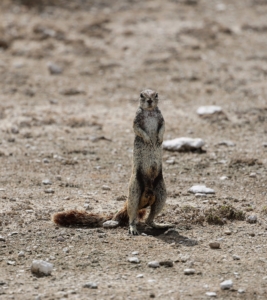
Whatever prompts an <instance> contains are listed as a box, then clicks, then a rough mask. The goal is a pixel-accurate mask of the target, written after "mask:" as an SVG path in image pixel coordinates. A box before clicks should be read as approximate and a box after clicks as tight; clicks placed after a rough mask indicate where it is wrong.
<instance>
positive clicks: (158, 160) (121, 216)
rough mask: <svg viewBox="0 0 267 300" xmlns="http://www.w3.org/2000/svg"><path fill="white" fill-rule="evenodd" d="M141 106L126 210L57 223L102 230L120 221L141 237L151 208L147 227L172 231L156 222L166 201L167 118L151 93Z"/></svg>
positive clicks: (59, 218)
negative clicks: (140, 226)
mask: <svg viewBox="0 0 267 300" xmlns="http://www.w3.org/2000/svg"><path fill="white" fill-rule="evenodd" d="M139 101H140V105H139V108H138V110H137V112H136V116H135V119H134V122H133V129H134V133H135V139H134V151H133V167H132V175H131V180H130V184H129V197H128V200H127V201H126V202H125V204H124V207H123V208H122V209H121V210H120V211H119V212H118V213H116V214H115V215H113V214H111V215H109V216H104V215H99V214H92V213H87V212H83V211H76V210H70V211H65V212H60V213H57V214H55V215H54V216H53V221H54V222H55V223H56V224H58V225H61V226H69V225H83V226H89V227H101V226H102V224H103V223H104V222H105V221H107V220H111V219H112V220H116V221H118V222H119V225H126V224H127V223H128V222H129V233H130V234H132V235H138V231H137V229H136V223H137V219H142V218H144V216H145V213H146V212H145V208H147V207H149V206H150V213H149V215H148V217H147V219H146V221H145V222H146V224H147V225H149V226H151V227H154V228H168V227H172V225H170V224H156V223H155V222H154V218H155V217H156V216H157V215H158V214H159V213H160V211H161V210H162V208H163V206H164V204H165V201H166V196H167V195H166V187H165V183H164V179H163V175H162V146H161V145H162V141H163V134H164V130H165V124H164V119H163V116H162V114H161V112H160V110H159V108H158V94H157V93H156V92H155V91H153V90H150V89H147V90H144V91H143V92H141V94H140V99H139Z"/></svg>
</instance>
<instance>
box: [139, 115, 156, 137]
mask: <svg viewBox="0 0 267 300" xmlns="http://www.w3.org/2000/svg"><path fill="white" fill-rule="evenodd" d="M143 126H144V130H145V131H146V132H147V133H151V134H153V133H155V134H156V133H157V132H158V127H159V120H158V118H157V116H156V115H154V114H149V113H147V114H145V115H144V118H143Z"/></svg>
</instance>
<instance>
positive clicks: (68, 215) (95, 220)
mask: <svg viewBox="0 0 267 300" xmlns="http://www.w3.org/2000/svg"><path fill="white" fill-rule="evenodd" d="M145 215H146V210H145V209H141V210H139V211H138V218H139V219H143V218H144V217H145ZM52 220H53V222H54V223H55V224H57V225H59V226H86V227H90V228H96V227H102V226H103V223H104V222H106V221H108V220H115V221H118V222H119V225H120V226H126V225H128V223H129V217H128V213H127V202H126V203H125V204H124V207H123V208H122V209H121V210H120V211H119V212H117V213H116V214H110V215H101V214H93V213H87V212H86V211H79V210H68V211H63V212H59V213H56V214H55V215H53V217H52Z"/></svg>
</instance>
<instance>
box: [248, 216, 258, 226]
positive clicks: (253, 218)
mask: <svg viewBox="0 0 267 300" xmlns="http://www.w3.org/2000/svg"><path fill="white" fill-rule="evenodd" d="M247 222H248V223H250V224H254V223H257V216H256V215H252V216H248V217H247Z"/></svg>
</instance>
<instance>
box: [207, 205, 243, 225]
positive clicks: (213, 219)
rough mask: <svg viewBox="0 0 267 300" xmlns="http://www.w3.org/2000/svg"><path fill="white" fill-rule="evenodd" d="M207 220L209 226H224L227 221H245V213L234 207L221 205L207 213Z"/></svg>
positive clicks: (208, 210)
mask: <svg viewBox="0 0 267 300" xmlns="http://www.w3.org/2000/svg"><path fill="white" fill-rule="evenodd" d="M205 220H206V222H208V223H209V224H214V225H223V224H225V223H226V220H231V221H233V220H239V221H243V220H245V213H244V212H243V211H241V210H238V209H236V208H235V207H233V206H232V205H221V206H219V207H214V208H209V209H207V210H206V211H205Z"/></svg>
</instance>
